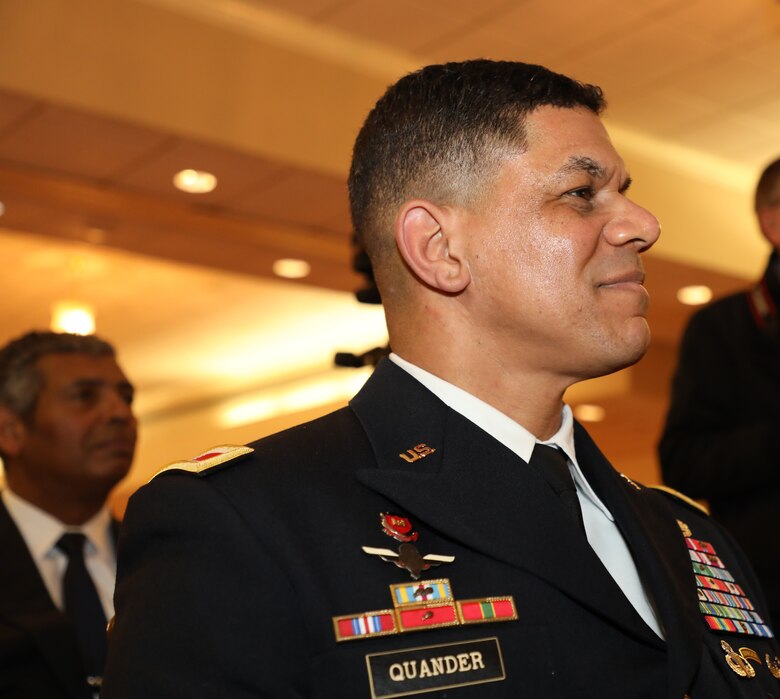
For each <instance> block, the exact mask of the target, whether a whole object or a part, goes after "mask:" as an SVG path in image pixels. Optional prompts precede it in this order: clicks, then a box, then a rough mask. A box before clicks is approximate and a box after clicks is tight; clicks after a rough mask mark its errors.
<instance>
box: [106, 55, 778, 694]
mask: <svg viewBox="0 0 780 699" xmlns="http://www.w3.org/2000/svg"><path fill="white" fill-rule="evenodd" d="M603 107H604V100H603V97H602V93H601V91H600V90H599V89H598V88H596V87H593V86H590V85H583V84H581V83H579V82H576V81H574V80H571V79H569V78H567V77H565V76H562V75H558V74H555V73H552V72H550V71H548V70H546V69H545V68H543V67H540V66H533V65H527V64H523V63H517V62H493V61H487V60H475V61H466V62H463V63H451V64H445V65H436V66H428V67H426V68H423V69H421V70H420V71H417V72H415V73H412V74H410V75H408V76H406V77H404V78H402V79H401V80H399V81H398V82H397V83H396V84H395V85H393V86H392V87H390V88H389V89H388V91H387V93H386V94H385V95H384V96H383V97H382V98H381V99H380V100H379V102H378V103H377V105H376V106H375V108H374V109H373V110H372V112H371V113H370V114H369V116H368V118H367V120H366V122H365V124H364V125H363V127H362V129H361V131H360V134H359V135H358V138H357V141H356V144H355V148H354V154H353V161H352V167H351V171H350V178H349V190H350V200H351V206H352V216H353V223H354V226H355V229H356V231H357V234H358V236H359V237H360V239H361V242H362V244H363V245H364V246H365V248H366V250H367V252H368V254H369V256H370V258H371V261H372V264H373V268H374V272H375V276H376V281H377V285H378V288H379V291H380V293H381V296H382V300H383V304H384V307H385V312H386V316H387V323H388V328H389V333H390V344H391V347H392V349H393V354H392V355H391V356H390V358H389V359H386V360H383V361H382V362H380V363H379V365H378V366H377V368H376V371H375V372H374V374H373V376H372V377H371V379H369V381H368V382H367V384H366V385H365V387H364V388H363V389H362V390H361V391H360V392H359V393H358V395H357V396H355V398H353V400H352V401H351V402H350V404H349V406H348V407H346V408H344V409H342V410H339V411H337V412H335V413H332V414H330V415H328V416H326V417H323V418H321V419H318V420H315V421H313V422H310V423H307V424H304V425H301V426H299V427H296V428H293V429H291V430H288V431H285V432H282V433H280V434H277V435H274V436H271V437H269V438H267V439H263V440H260V441H258V442H256V443H254V444H252V445H250V446H248V447H231V446H221V447H215V448H214V449H212V450H209V451H208V452H206V453H205V454H202V455H200V456H198V457H195V458H193V459H191V460H189V461H184V462H179V463H176V464H173V465H171V466H170V467H168V468H166V469H164V470H163V471H162V472H161V473H160V474H158V475H157V476H156V477H155V478H154V479H153V481H152V482H151V483H150V484H149V485H148V486H146V487H144V488H142V489H141V490H140V491H139V492H138V493H136V494H135V495H134V496H133V497H132V499H131V501H130V504H129V507H128V511H127V517H126V519H125V523H124V528H123V532H122V537H121V539H120V545H119V570H118V578H117V591H116V596H115V602H116V608H117V616H116V624H115V626H114V630H113V633H112V638H111V643H110V648H109V656H108V664H107V670H106V678H105V685H104V699H120V698H121V699H125V698H129V697H145V698H150V697H160V698H162V697H165V698H166V699H169V698H171V697H194V696H197V697H231V698H233V699H238V698H241V697H246V698H249V697H274V698H276V697H279V698H281V697H284V698H285V699H292V698H304V697H305V698H312V699H323V698H326V697H328V698H332V699H336V698H338V699H345V698H349V699H351V698H353V697H354V698H362V697H373V698H374V699H380V698H387V697H401V696H416V695H420V696H430V697H445V696H446V697H448V698H449V699H458V698H463V699H466V698H470V697H491V698H502V697H513V698H516V697H521V696H523V697H544V698H547V697H566V698H567V699H571V698H572V697H593V698H594V699H595V698H598V699H611V698H615V699H617V698H618V697H619V698H620V699H625V697H632V699H659V698H660V697H669V698H673V699H683V697H685V696H689V697H692V698H693V699H726V697H728V698H729V699H732V698H733V697H771V696H778V695H780V658H778V646H777V644H776V642H775V640H774V634H773V632H772V630H771V628H770V627H769V626H768V625H767V624H766V623H764V621H763V619H762V616H763V615H764V614H765V605H764V601H763V597H762V593H761V591H760V589H759V587H758V585H757V583H756V581H755V579H754V577H753V575H752V573H751V572H750V569H749V567H748V566H747V564H746V563H745V560H744V557H743V555H742V553H741V551H740V550H739V549H738V548H737V547H736V546H735V545H734V544H733V542H732V541H731V539H730V538H729V537H728V535H726V534H725V533H724V532H723V531H722V530H721V529H720V528H719V527H718V526H717V525H715V524H714V523H713V522H712V521H711V520H710V519H709V517H708V516H707V515H706V513H705V512H704V511H702V510H701V509H700V508H698V507H697V506H696V505H695V504H693V503H692V501H688V500H687V499H685V498H684V497H682V496H678V495H674V494H671V493H668V492H661V491H657V490H654V489H651V488H646V487H644V486H642V485H640V484H638V483H635V482H633V481H632V480H631V479H629V478H625V477H622V476H621V475H620V474H619V473H618V472H617V471H615V470H614V469H613V468H612V466H611V465H610V464H609V463H608V462H607V460H606V458H605V457H604V456H603V455H602V454H601V453H600V452H599V450H598V448H597V447H596V445H595V444H594V443H593V442H592V441H591V440H590V438H589V437H588V435H587V433H586V432H585V430H584V429H583V428H582V427H581V426H580V425H578V424H577V423H576V422H575V421H574V420H573V419H572V414H571V410H570V409H569V408H568V407H567V406H565V405H564V403H563V394H564V391H565V390H566V388H567V387H568V386H570V385H572V384H573V383H576V382H578V381H581V380H583V379H588V378H591V377H595V376H601V375H604V374H608V373H610V372H613V371H616V370H618V369H620V368H622V367H625V366H628V365H630V364H632V363H633V362H636V361H637V360H638V359H639V358H640V357H641V356H642V354H643V353H644V352H645V349H646V347H647V344H648V341H649V331H648V326H647V323H646V320H645V315H646V311H647V304H648V297H647V293H646V291H645V289H644V286H643V279H644V275H643V271H642V262H641V254H642V253H643V252H645V251H646V250H648V249H649V248H650V247H651V246H652V245H653V243H655V241H656V239H657V238H658V235H659V225H658V222H657V221H656V219H655V217H654V216H653V215H652V214H650V213H649V212H648V211H646V210H645V209H643V208H642V207H641V206H639V205H637V204H635V203H634V202H632V201H631V200H630V199H629V198H628V196H627V193H628V189H629V185H630V182H631V180H630V177H629V174H628V171H627V168H626V165H625V164H624V162H623V161H622V159H621V158H620V156H619V155H618V153H617V152H616V151H615V148H614V147H613V145H612V143H611V142H610V139H609V136H608V135H607V132H606V131H605V129H604V127H603V125H602V123H601V121H600V119H599V114H600V112H601V111H602V109H603ZM723 590H725V592H724V591H723Z"/></svg>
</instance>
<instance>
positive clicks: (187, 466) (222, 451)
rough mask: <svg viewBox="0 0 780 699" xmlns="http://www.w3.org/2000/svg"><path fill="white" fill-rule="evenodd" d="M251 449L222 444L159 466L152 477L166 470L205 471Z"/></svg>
mask: <svg viewBox="0 0 780 699" xmlns="http://www.w3.org/2000/svg"><path fill="white" fill-rule="evenodd" d="M253 451H254V449H252V447H245V446H239V445H236V444H223V445H221V446H217V447H212V448H211V449H209V450H207V451H204V452H203V453H202V454H199V455H198V456H196V457H194V458H192V459H187V460H186V461H174V462H173V463H172V464H168V465H167V466H165V467H164V468H161V469H160V470H159V471H158V472H157V473H155V474H154V476H152V478H156V477H157V476H159V475H160V474H161V473H165V472H166V471H188V472H189V473H195V474H201V473H205V472H206V471H208V470H209V469H212V468H214V467H215V466H221V465H222V464H224V463H227V462H228V461H232V460H233V459H237V458H238V457H239V456H244V455H246V454H251V453H252V452H253Z"/></svg>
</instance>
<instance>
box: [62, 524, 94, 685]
mask: <svg viewBox="0 0 780 699" xmlns="http://www.w3.org/2000/svg"><path fill="white" fill-rule="evenodd" d="M85 542H86V537H85V536H84V535H83V534H79V533H67V534H63V535H62V536H61V537H60V540H59V541H58V542H57V548H58V549H60V551H62V552H63V553H64V554H65V555H66V556H67V557H68V567H67V568H66V569H65V575H64V577H63V578H62V592H63V600H64V602H65V615H66V616H67V617H68V619H69V620H70V622H71V623H72V624H73V626H74V627H75V629H76V635H77V636H78V640H79V645H80V646H81V654H82V657H83V658H84V665H85V669H86V671H87V677H95V678H99V677H102V675H103V667H104V666H105V663H106V615H105V612H104V611H103V605H102V604H101V603H100V597H98V593H97V589H95V583H94V582H93V581H92V577H91V576H90V574H89V571H88V570H87V566H86V565H85V563H84V543H85Z"/></svg>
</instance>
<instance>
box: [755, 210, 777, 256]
mask: <svg viewBox="0 0 780 699" xmlns="http://www.w3.org/2000/svg"><path fill="white" fill-rule="evenodd" d="M756 214H757V215H758V225H759V226H760V227H761V232H762V233H763V234H764V237H765V238H766V239H767V240H768V241H769V242H770V243H771V245H772V247H773V248H775V249H776V250H780V205H775V206H762V207H760V208H759V209H758V211H757V212H756Z"/></svg>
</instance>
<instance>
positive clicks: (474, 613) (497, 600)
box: [333, 578, 517, 641]
mask: <svg viewBox="0 0 780 699" xmlns="http://www.w3.org/2000/svg"><path fill="white" fill-rule="evenodd" d="M390 595H391V597H392V600H393V608H392V609H379V610H376V611H371V612H363V613H362V614H346V615H344V616H334V617H333V630H334V632H335V634H336V640H337V641H349V640H353V639H358V638H373V637H375V636H387V635H389V634H399V633H406V632H408V631H424V630H425V629H438V628H442V627H445V626H462V625H465V624H487V623H491V622H499V621H516V620H517V610H516V609H515V602H514V599H513V598H512V596H511V595H504V596H498V597H482V598H478V599H467V600H460V601H459V600H456V599H455V598H454V597H453V595H452V588H451V586H450V581H449V580H448V579H447V578H439V579H436V580H425V581H422V582H419V583H401V584H398V585H390Z"/></svg>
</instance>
